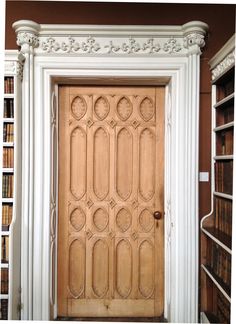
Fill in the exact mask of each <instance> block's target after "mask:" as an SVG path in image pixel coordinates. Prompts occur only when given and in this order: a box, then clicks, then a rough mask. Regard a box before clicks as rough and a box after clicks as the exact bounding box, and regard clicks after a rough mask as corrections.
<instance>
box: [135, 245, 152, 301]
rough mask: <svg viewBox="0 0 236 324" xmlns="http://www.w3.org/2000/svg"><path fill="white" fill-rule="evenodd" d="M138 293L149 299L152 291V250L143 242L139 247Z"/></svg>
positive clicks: (150, 246)
mask: <svg viewBox="0 0 236 324" xmlns="http://www.w3.org/2000/svg"><path fill="white" fill-rule="evenodd" d="M138 285H139V291H140V293H141V294H142V296H143V297H144V298H150V297H151V296H152V294H153V290H154V248H153V245H152V244H151V243H150V242H149V241H147V240H145V241H143V242H142V243H141V244H140V246H139V282H138Z"/></svg>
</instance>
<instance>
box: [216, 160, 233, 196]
mask: <svg viewBox="0 0 236 324" xmlns="http://www.w3.org/2000/svg"><path fill="white" fill-rule="evenodd" d="M215 190H216V191H217V192H222V193H225V194H229V195H232V190H233V161H232V160H230V161H224V162H218V161H217V162H215Z"/></svg>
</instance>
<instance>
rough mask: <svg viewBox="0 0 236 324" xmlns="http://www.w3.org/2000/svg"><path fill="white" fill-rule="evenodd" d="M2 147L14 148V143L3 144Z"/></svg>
mask: <svg viewBox="0 0 236 324" xmlns="http://www.w3.org/2000/svg"><path fill="white" fill-rule="evenodd" d="M2 145H3V147H14V142H3V144H2Z"/></svg>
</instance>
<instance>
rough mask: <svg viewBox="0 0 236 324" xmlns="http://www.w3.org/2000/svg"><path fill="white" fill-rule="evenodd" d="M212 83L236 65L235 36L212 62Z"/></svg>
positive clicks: (210, 63)
mask: <svg viewBox="0 0 236 324" xmlns="http://www.w3.org/2000/svg"><path fill="white" fill-rule="evenodd" d="M209 65H210V67H211V78H212V81H215V80H216V79H218V78H219V77H220V76H221V75H223V74H224V73H225V72H226V71H227V70H229V69H230V68H231V67H233V66H234V65H235V35H233V36H232V37H231V38H230V39H229V40H228V42H226V43H225V45H224V46H223V47H222V48H221V49H220V50H219V51H218V52H217V53H216V54H215V56H214V57H213V58H212V59H211V60H210V62H209Z"/></svg>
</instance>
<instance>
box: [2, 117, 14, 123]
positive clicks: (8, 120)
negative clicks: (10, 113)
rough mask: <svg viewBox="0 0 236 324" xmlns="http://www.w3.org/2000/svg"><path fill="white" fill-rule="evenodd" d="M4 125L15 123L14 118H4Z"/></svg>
mask: <svg viewBox="0 0 236 324" xmlns="http://www.w3.org/2000/svg"><path fill="white" fill-rule="evenodd" d="M2 120H3V122H4V123H14V121H15V120H14V118H3V119H2Z"/></svg>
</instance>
